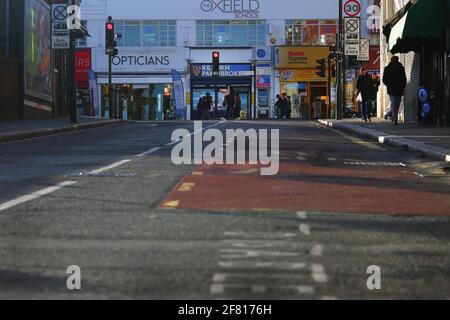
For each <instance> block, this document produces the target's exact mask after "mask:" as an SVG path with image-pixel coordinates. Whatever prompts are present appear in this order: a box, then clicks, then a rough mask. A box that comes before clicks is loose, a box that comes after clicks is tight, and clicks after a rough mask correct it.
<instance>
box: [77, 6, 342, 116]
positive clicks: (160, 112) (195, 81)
mask: <svg viewBox="0 0 450 320" xmlns="http://www.w3.org/2000/svg"><path fill="white" fill-rule="evenodd" d="M108 16H111V17H112V18H113V20H114V21H115V26H116V33H117V34H118V38H117V42H118V49H119V54H118V56H117V57H114V59H113V83H114V88H115V90H114V94H113V99H115V101H114V102H115V103H116V104H117V105H119V107H120V110H121V114H122V115H123V116H124V117H125V118H128V119H143V120H149V119H157V120H162V119H169V118H172V117H173V116H174V114H175V113H174V109H176V105H175V104H176V103H175V101H176V100H177V99H176V90H174V83H173V76H172V74H173V71H176V72H177V73H178V74H179V75H180V76H181V79H182V83H183V87H184V94H183V95H184V96H183V99H184V101H185V104H186V105H187V112H186V114H187V116H188V118H191V119H195V118H196V117H197V103H198V100H199V98H200V97H201V96H203V95H205V94H206V93H208V92H209V93H210V94H211V96H212V97H213V100H214V104H215V105H216V106H217V109H218V111H219V113H220V112H223V110H221V109H222V100H223V97H224V95H225V94H226V90H227V88H228V87H230V86H231V87H233V88H234V89H235V90H236V91H237V92H238V93H239V94H240V95H241V100H242V109H243V116H244V117H249V118H255V117H269V116H272V115H273V112H272V108H271V107H272V106H273V104H274V102H275V97H276V94H278V93H280V92H282V91H283V90H288V89H289V88H294V87H295V88H294V89H299V88H303V86H304V85H305V83H306V85H308V86H309V85H310V82H311V80H312V82H314V81H316V80H317V79H310V77H309V75H308V77H307V78H302V76H301V75H300V77H297V78H295V79H293V81H291V82H292V83H293V84H291V86H290V87H289V86H288V87H286V85H285V84H284V83H285V82H286V81H285V80H283V72H280V70H278V69H280V68H277V54H278V53H279V52H280V51H279V50H277V49H278V48H282V47H285V46H289V47H291V48H293V51H299V50H301V49H302V48H303V47H320V46H323V47H326V48H328V47H329V46H330V45H332V44H334V43H335V35H336V30H337V26H336V25H337V17H338V4H337V2H336V1H334V0H324V1H320V3H317V4H312V3H311V2H310V1H307V0H302V1H299V0H280V1H276V2H275V1H271V0H235V1H214V0H191V1H185V0H171V1H166V2H158V3H156V1H153V0H152V1H148V0H129V1H127V3H126V5H124V2H123V1H121V0H107V1H104V0H85V1H83V3H82V19H83V20H85V23H86V26H87V28H88V30H89V33H90V35H91V37H89V38H87V39H86V41H84V42H83V43H82V44H80V45H81V47H84V48H88V49H91V50H92V70H93V72H94V74H95V81H96V82H97V86H98V92H99V94H98V96H99V109H101V110H102V111H101V112H100V113H102V114H105V112H107V110H108V108H109V99H108V96H109V92H108V86H107V83H108V72H107V71H108V70H107V66H108V63H107V62H108V61H107V59H108V58H107V56H106V54H105V31H104V25H105V22H106V20H107V17H108ZM283 50H284V49H283ZM216 51H217V52H219V53H220V59H221V67H220V68H221V70H220V75H219V77H218V78H215V77H212V72H211V68H212V53H213V52H216ZM320 57H321V55H320V56H317V59H319V58H320ZM317 59H316V56H313V57H311V61H314V62H315V61H316V60H317ZM282 69H283V71H286V68H282ZM293 69H298V68H297V67H295V66H294V68H293ZM284 74H286V72H285V73H284ZM280 77H281V78H280ZM320 80H322V81H321V82H322V83H324V84H322V87H323V88H325V90H326V87H327V79H326V78H324V79H320ZM283 86H284V87H283ZM293 91H296V90H293ZM313 91H314V90H313ZM306 92H310V91H308V90H306ZM325 95H326V94H325ZM304 99H306V100H305V101H307V102H308V103H309V102H311V101H314V98H313V97H312V96H311V97H306V98H304ZM305 103H306V102H305Z"/></svg>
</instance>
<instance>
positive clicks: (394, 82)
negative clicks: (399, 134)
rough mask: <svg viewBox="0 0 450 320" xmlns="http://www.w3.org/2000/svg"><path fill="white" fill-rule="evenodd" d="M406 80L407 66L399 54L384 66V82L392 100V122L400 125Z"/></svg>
mask: <svg viewBox="0 0 450 320" xmlns="http://www.w3.org/2000/svg"><path fill="white" fill-rule="evenodd" d="M406 81H407V79H406V72H405V67H404V66H403V65H402V64H401V63H400V62H399V58H398V57H397V56H393V57H392V58H391V62H390V63H389V64H388V65H387V66H386V68H384V75H383V83H384V84H385V85H386V87H387V91H388V94H389V98H390V100H391V113H392V122H393V123H394V124H395V125H398V111H399V108H400V104H401V102H402V96H403V95H404V94H405V88H406Z"/></svg>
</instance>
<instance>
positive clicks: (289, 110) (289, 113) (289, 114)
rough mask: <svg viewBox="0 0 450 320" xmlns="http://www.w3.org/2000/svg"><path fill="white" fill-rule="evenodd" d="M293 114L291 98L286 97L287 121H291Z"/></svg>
mask: <svg viewBox="0 0 450 320" xmlns="http://www.w3.org/2000/svg"><path fill="white" fill-rule="evenodd" d="M291 113H292V100H291V96H286V113H285V117H286V119H290V118H291Z"/></svg>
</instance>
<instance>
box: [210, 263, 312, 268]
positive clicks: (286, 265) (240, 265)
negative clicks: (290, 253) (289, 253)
mask: <svg viewBox="0 0 450 320" xmlns="http://www.w3.org/2000/svg"><path fill="white" fill-rule="evenodd" d="M219 266H220V267H222V268H227V269H234V268H240V269H260V268H273V269H280V270H299V269H304V268H306V267H307V264H306V263H303V262H252V261H235V262H229V261H226V262H225V261H221V262H219Z"/></svg>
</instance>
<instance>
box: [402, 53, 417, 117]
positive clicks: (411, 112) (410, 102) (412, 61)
mask: <svg viewBox="0 0 450 320" xmlns="http://www.w3.org/2000/svg"><path fill="white" fill-rule="evenodd" d="M402 60H403V61H402V63H403V65H404V66H405V71H406V79H407V85H406V89H405V98H404V109H403V110H404V120H405V121H406V122H417V114H418V102H417V90H418V88H419V85H420V55H419V54H418V53H414V52H409V53H406V54H403V55H402Z"/></svg>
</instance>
